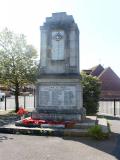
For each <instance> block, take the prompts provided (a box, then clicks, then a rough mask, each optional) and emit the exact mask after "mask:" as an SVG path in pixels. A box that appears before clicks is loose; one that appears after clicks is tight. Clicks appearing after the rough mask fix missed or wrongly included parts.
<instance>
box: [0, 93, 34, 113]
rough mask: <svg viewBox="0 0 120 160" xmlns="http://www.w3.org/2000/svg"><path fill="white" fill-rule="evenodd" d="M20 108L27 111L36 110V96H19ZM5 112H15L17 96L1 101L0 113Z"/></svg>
mask: <svg viewBox="0 0 120 160" xmlns="http://www.w3.org/2000/svg"><path fill="white" fill-rule="evenodd" d="M19 106H22V107H24V108H26V109H31V110H32V109H34V108H35V96H34V95H29V96H19ZM4 110H7V111H8V110H15V96H11V97H5V99H4V101H0V111H4Z"/></svg>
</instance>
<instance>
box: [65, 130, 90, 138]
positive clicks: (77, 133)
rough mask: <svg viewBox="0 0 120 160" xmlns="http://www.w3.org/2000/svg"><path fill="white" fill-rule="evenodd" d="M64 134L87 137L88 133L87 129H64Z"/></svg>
mask: <svg viewBox="0 0 120 160" xmlns="http://www.w3.org/2000/svg"><path fill="white" fill-rule="evenodd" d="M64 136H69V137H87V136H89V135H88V130H87V129H64Z"/></svg>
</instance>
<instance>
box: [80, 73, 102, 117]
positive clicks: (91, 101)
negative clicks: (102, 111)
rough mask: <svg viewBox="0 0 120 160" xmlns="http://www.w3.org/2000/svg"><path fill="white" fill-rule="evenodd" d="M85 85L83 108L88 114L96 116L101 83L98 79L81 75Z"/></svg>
mask: <svg viewBox="0 0 120 160" xmlns="http://www.w3.org/2000/svg"><path fill="white" fill-rule="evenodd" d="M81 76H82V85H83V107H85V108H86V113H87V114H96V113H97V112H98V107H99V103H98V102H99V96H100V81H99V79H98V78H97V77H92V76H91V75H87V74H85V73H81Z"/></svg>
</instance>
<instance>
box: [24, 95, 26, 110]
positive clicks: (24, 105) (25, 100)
mask: <svg viewBox="0 0 120 160" xmlns="http://www.w3.org/2000/svg"><path fill="white" fill-rule="evenodd" d="M25 99H26V97H25V95H24V109H25V107H26V106H25V105H26V103H25V101H26V100H25Z"/></svg>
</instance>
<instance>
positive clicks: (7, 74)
mask: <svg viewBox="0 0 120 160" xmlns="http://www.w3.org/2000/svg"><path fill="white" fill-rule="evenodd" d="M36 57H37V54H36V50H35V49H34V47H33V46H32V45H28V44H27V42H26V38H25V36H24V35H23V34H19V35H18V34H15V33H13V32H11V31H10V30H8V29H7V28H5V29H4V30H3V31H2V32H0V84H3V85H6V86H7V87H11V88H14V90H15V99H16V111H17V110H18V109H19V102H18V95H19V89H20V88H21V87H23V86H25V85H26V84H31V83H33V82H34V81H35V80H36V73H37V65H36V64H35V59H36Z"/></svg>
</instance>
